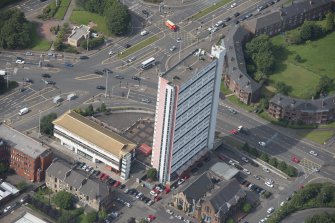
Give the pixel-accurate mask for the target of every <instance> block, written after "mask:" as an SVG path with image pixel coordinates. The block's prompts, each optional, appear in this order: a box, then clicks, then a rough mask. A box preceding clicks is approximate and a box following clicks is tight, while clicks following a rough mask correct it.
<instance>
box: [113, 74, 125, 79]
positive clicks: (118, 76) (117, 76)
mask: <svg viewBox="0 0 335 223" xmlns="http://www.w3.org/2000/svg"><path fill="white" fill-rule="evenodd" d="M115 78H116V79H120V80H122V79H124V77H122V76H121V75H115Z"/></svg>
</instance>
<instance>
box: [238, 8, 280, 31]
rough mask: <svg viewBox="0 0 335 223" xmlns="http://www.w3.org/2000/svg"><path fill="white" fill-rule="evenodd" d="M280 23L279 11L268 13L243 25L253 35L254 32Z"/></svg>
mask: <svg viewBox="0 0 335 223" xmlns="http://www.w3.org/2000/svg"><path fill="white" fill-rule="evenodd" d="M280 22H282V18H281V16H280V11H274V12H270V13H269V14H266V15H264V16H261V17H258V18H254V19H252V20H250V21H247V22H246V23H245V25H246V26H247V27H248V28H249V30H250V32H252V33H255V32H256V30H259V29H263V28H265V27H268V26H271V25H273V24H276V23H280Z"/></svg>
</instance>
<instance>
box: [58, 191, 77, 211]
mask: <svg viewBox="0 0 335 223" xmlns="http://www.w3.org/2000/svg"><path fill="white" fill-rule="evenodd" d="M53 201H54V202H55V204H56V205H57V206H58V207H60V208H61V209H70V208H72V206H73V203H74V197H73V195H72V194H71V193H69V192H66V191H59V192H58V193H57V194H56V195H55V196H54V197H53Z"/></svg>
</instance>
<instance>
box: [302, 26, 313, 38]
mask: <svg viewBox="0 0 335 223" xmlns="http://www.w3.org/2000/svg"><path fill="white" fill-rule="evenodd" d="M300 36H301V39H302V40H304V41H306V40H311V39H312V37H313V26H312V23H311V22H310V21H305V22H304V24H303V25H302V26H301V28H300Z"/></svg>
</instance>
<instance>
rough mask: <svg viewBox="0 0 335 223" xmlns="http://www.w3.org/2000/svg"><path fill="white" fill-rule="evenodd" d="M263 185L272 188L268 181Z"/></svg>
mask: <svg viewBox="0 0 335 223" xmlns="http://www.w3.org/2000/svg"><path fill="white" fill-rule="evenodd" d="M265 185H266V186H268V187H271V188H273V184H271V183H270V182H265Z"/></svg>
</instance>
